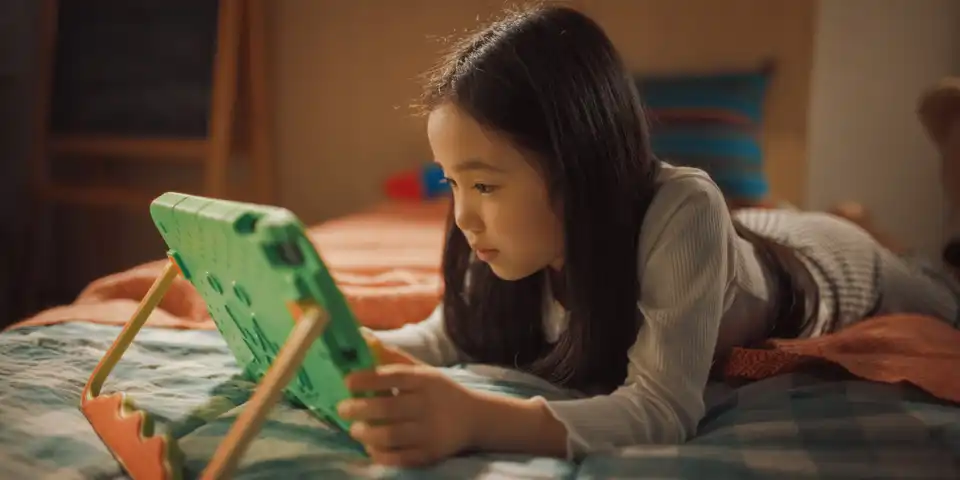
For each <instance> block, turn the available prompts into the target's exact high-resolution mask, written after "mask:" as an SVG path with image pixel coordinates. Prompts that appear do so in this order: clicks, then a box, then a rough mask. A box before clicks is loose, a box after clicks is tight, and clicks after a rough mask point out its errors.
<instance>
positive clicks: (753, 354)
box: [723, 315, 960, 402]
mask: <svg viewBox="0 0 960 480" xmlns="http://www.w3.org/2000/svg"><path fill="white" fill-rule="evenodd" d="M766 347H767V348H756V349H748V348H739V349H735V350H734V352H733V354H732V355H731V357H730V359H729V361H728V362H727V363H726V364H725V365H724V370H723V372H724V376H725V377H726V378H728V379H744V380H759V379H762V378H766V377H771V376H774V375H778V374H781V373H787V372H791V371H796V370H801V369H804V368H816V367H817V366H820V365H824V364H829V365H836V366H839V367H841V368H843V369H844V370H846V371H848V372H850V373H851V374H853V375H854V376H857V377H859V378H863V379H866V380H873V381H877V382H884V383H899V382H907V383H910V384H912V385H914V386H916V387H919V388H920V389H922V390H924V391H926V392H927V393H930V394H932V395H934V396H936V397H938V398H941V399H943V400H949V401H953V402H960V374H958V373H957V369H958V368H960V330H958V329H956V328H954V327H952V326H950V325H948V324H947V323H945V322H943V321H940V320H938V319H935V318H929V317H924V316H920V315H888V316H882V317H875V318H871V319H867V320H864V321H862V322H860V323H857V324H854V325H852V326H850V327H848V328H845V329H843V330H841V331H839V332H837V333H834V334H830V335H824V336H822V337H818V338H808V339H799V340H771V341H768V342H767V344H766Z"/></svg>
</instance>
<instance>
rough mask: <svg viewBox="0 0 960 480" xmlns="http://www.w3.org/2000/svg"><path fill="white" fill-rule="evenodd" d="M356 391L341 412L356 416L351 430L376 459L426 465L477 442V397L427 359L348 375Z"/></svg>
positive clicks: (345, 415)
mask: <svg viewBox="0 0 960 480" xmlns="http://www.w3.org/2000/svg"><path fill="white" fill-rule="evenodd" d="M346 385H347V388H348V389H349V390H350V391H351V392H353V393H354V394H361V393H370V392H376V393H377V394H378V396H371V397H359V398H351V399H348V400H345V401H343V402H341V403H340V405H339V407H338V411H339V413H340V415H341V416H342V417H343V418H344V419H347V420H351V421H353V422H354V423H353V425H352V426H351V428H350V435H351V436H353V438H355V439H356V440H357V441H359V442H360V443H362V444H363V445H364V447H365V448H366V450H367V453H369V454H370V456H371V458H372V459H373V461H374V462H376V463H379V464H382V465H392V466H404V467H410V466H422V465H427V464H431V463H434V462H436V461H438V460H442V459H444V458H446V457H449V456H451V455H455V454H457V453H459V452H460V451H462V450H464V449H466V448H468V447H470V446H471V445H472V444H473V443H474V442H475V437H476V434H475V432H476V431H477V426H476V423H477V422H476V420H475V419H477V418H478V417H479V416H480V415H478V414H477V410H478V409H479V406H480V404H481V402H480V400H479V399H478V397H477V396H475V395H474V394H473V393H471V392H470V391H469V390H467V389H466V388H464V387H462V386H460V385H459V384H457V383H456V382H454V381H453V380H451V379H450V378H449V377H447V376H445V375H444V374H443V373H442V372H441V371H440V370H438V369H436V368H432V367H428V366H426V365H422V364H410V363H406V364H390V365H384V366H381V367H378V368H376V369H375V370H369V371H362V372H355V373H353V374H351V375H349V376H348V377H347V378H346Z"/></svg>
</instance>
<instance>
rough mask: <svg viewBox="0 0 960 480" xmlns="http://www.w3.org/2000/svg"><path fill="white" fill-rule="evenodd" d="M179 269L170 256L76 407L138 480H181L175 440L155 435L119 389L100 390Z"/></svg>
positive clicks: (142, 414)
mask: <svg viewBox="0 0 960 480" xmlns="http://www.w3.org/2000/svg"><path fill="white" fill-rule="evenodd" d="M179 273H180V269H179V268H178V267H177V265H176V263H174V261H173V260H170V261H169V263H167V265H166V267H164V270H163V273H162V274H161V275H160V277H159V278H157V281H156V282H154V283H153V285H152V286H151V287H150V290H149V291H148V292H147V294H146V296H144V298H143V300H142V301H141V302H140V306H139V307H138V308H137V311H136V312H135V313H134V314H133V317H132V318H131V319H130V321H129V322H127V324H126V325H125V326H124V327H123V331H121V332H120V335H118V336H117V339H116V340H114V342H113V345H111V346H110V349H109V350H107V353H106V354H105V355H104V356H103V358H101V359H100V362H99V363H98V364H97V367H96V368H95V369H94V370H93V373H92V374H91V375H90V379H89V380H88V381H87V385H86V386H85V387H84V389H83V393H82V395H81V398H80V410H81V411H82V412H83V415H84V416H85V417H86V418H87V421H88V422H90V425H91V426H92V427H93V430H94V431H95V432H96V433H97V436H99V437H100V439H101V440H102V441H103V443H104V444H105V445H106V446H107V448H108V449H109V450H110V453H111V454H112V455H113V457H114V458H115V459H116V460H117V461H118V462H119V463H120V465H121V466H122V467H123V469H124V470H125V471H126V472H127V473H128V474H129V475H130V476H131V477H133V478H134V479H137V480H147V479H149V480H168V479H178V478H180V452H179V450H178V448H177V445H176V443H175V441H174V440H172V439H170V438H167V437H166V436H154V432H153V423H152V421H151V418H150V416H149V415H147V413H146V412H143V411H140V410H137V409H136V407H134V406H133V404H132V402H130V401H129V399H127V398H126V395H124V394H123V393H119V392H118V393H113V394H110V395H103V396H101V395H100V390H101V389H102V388H103V384H104V382H105V381H106V379H107V377H108V376H109V375H110V372H111V371H113V368H114V367H115V366H116V365H117V362H119V361H120V358H121V357H123V353H124V352H126V350H127V348H128V347H129V346H130V344H131V343H132V342H133V338H134V337H135V336H136V335H137V333H138V332H139V331H140V329H141V328H142V327H143V324H144V323H146V321H147V318H149V317H150V313H151V312H153V310H154V309H155V308H156V307H157V305H158V304H159V303H160V300H161V299H162V298H163V295H164V294H165V293H166V292H167V290H168V289H169V288H170V285H171V284H172V283H173V280H174V279H175V278H176V277H177V275H178V274H179Z"/></svg>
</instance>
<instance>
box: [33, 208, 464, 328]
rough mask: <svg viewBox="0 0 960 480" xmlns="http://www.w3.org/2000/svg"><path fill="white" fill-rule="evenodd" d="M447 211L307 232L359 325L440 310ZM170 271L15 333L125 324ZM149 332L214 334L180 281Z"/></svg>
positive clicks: (132, 278)
mask: <svg viewBox="0 0 960 480" xmlns="http://www.w3.org/2000/svg"><path fill="white" fill-rule="evenodd" d="M446 211H447V204H446V202H438V203H419V202H410V203H388V204H384V205H380V206H378V207H376V208H373V209H371V210H368V211H364V212H361V213H358V214H354V215H347V216H345V217H342V218H338V219H336V220H332V221H329V222H325V223H323V224H321V225H318V226H315V227H313V228H310V229H309V230H308V235H309V236H310V239H311V240H312V241H313V243H314V245H316V247H317V249H318V251H319V252H320V254H321V256H322V257H323V259H324V262H325V263H326V264H327V266H328V268H329V269H330V272H331V275H333V277H334V278H335V279H336V281H337V283H338V285H339V286H340V288H341V289H342V290H343V292H344V295H345V296H346V298H347V301H348V302H349V303H350V306H351V307H352V309H353V311H354V313H355V314H356V316H357V318H358V320H359V321H360V323H362V324H364V325H366V326H368V327H370V328H375V329H384V328H392V327H398V326H400V325H403V324H406V323H409V322H417V321H420V320H423V319H424V318H426V317H427V316H428V315H429V314H430V312H431V311H432V310H433V308H434V307H435V306H436V305H437V302H438V300H439V295H440V293H441V282H440V254H441V250H442V246H443V229H444V221H445V215H446ZM165 263H166V260H158V261H156V262H151V263H147V264H143V265H138V266H136V267H134V268H131V269H130V270H126V271H123V272H119V273H115V274H113V275H108V276H106V277H103V278H100V279H97V280H95V281H93V282H92V283H90V284H89V285H88V286H87V287H86V288H85V289H84V290H83V291H82V292H81V293H80V295H79V296H78V297H77V299H76V300H75V301H74V302H73V303H72V304H69V305H63V306H59V307H55V308H51V309H48V310H46V311H43V312H40V313H39V314H37V315H35V316H33V317H32V318H29V319H27V320H25V321H23V322H20V323H18V324H16V325H15V326H14V327H17V326H25V325H49V324H53V323H60V322H69V321H87V322H94V323H104V324H123V323H126V322H127V320H129V319H130V317H131V315H133V312H134V311H135V310H136V308H137V305H138V303H139V301H140V299H141V298H143V296H144V295H145V294H146V293H147V290H148V289H149V288H150V285H151V284H153V282H154V280H156V279H157V277H158V276H159V275H160V272H161V270H162V269H163V266H164V264H165ZM148 325H151V326H156V327H171V328H192V329H213V328H214V325H213V321H212V320H211V319H210V317H209V315H208V314H207V308H206V306H205V305H204V303H203V300H202V299H201V298H200V295H199V294H197V292H196V291H195V290H194V289H193V287H192V286H191V285H190V283H189V282H187V281H186V280H184V279H182V278H178V279H177V280H176V281H175V282H174V284H173V285H172V286H171V288H170V290H169V291H168V292H167V294H166V295H165V296H164V298H163V301H162V302H161V304H160V305H159V306H158V307H157V309H156V310H155V311H154V312H153V314H152V315H151V316H150V318H149V319H148Z"/></svg>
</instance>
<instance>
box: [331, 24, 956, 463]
mask: <svg viewBox="0 0 960 480" xmlns="http://www.w3.org/2000/svg"><path fill="white" fill-rule="evenodd" d="M424 100H425V101H424V106H425V107H426V111H427V112H428V120H427V136H428V138H429V142H430V147H431V150H432V151H433V155H434V157H435V160H436V162H438V163H439V164H440V165H441V166H442V167H443V170H444V172H445V174H446V176H447V177H448V181H449V183H450V185H451V187H452V191H453V206H452V211H451V221H450V225H449V229H448V232H447V237H446V245H445V249H444V252H443V277H444V282H445V289H444V294H443V299H442V303H441V306H439V307H438V308H437V310H436V311H435V312H434V314H433V315H431V316H430V318H428V319H426V320H425V321H424V322H422V323H419V324H416V325H410V326H406V327H404V328H401V329H398V330H395V331H388V332H379V333H376V335H377V336H378V338H379V339H380V340H381V341H382V342H383V343H384V344H386V345H388V346H391V347H393V348H394V349H395V352H394V354H395V355H398V356H405V357H409V358H413V359H416V362H410V364H399V365H388V366H383V367H381V368H378V369H377V370H376V371H371V372H361V373H356V374H354V375H352V376H350V377H349V378H348V379H347V384H348V387H349V388H350V389H351V390H352V391H354V392H357V393H359V392H374V391H378V392H383V391H390V392H392V394H391V395H386V396H366V397H362V398H361V397H358V398H353V399H350V400H347V401H345V402H343V403H342V404H341V405H340V413H341V414H342V415H343V416H344V417H345V418H348V419H352V420H354V421H355V423H354V424H353V427H352V429H351V434H352V435H353V436H354V437H355V438H356V439H357V440H358V441H360V442H362V443H363V444H364V445H365V446H366V448H367V450H368V451H369V453H370V454H371V456H372V458H373V460H374V461H376V462H380V463H383V464H391V465H407V466H409V465H422V464H427V463H431V462H434V461H437V460H439V459H442V458H444V457H447V456H450V455H453V454H456V453H458V452H461V451H463V450H465V449H478V450H496V451H500V452H520V453H527V454H537V455H551V456H560V457H567V458H578V457H580V456H581V455H584V454H587V453H591V452H594V451H598V450H602V449H609V448H614V447H619V446H626V445H634V444H643V443H680V442H684V441H686V440H687V439H689V438H690V437H691V436H693V435H694V434H695V433H696V430H697V424H698V422H699V421H700V419H701V417H702V416H703V415H704V410H705V407H704V401H703V394H704V388H705V386H706V383H707V380H708V376H709V374H710V372H711V367H712V365H713V364H714V362H715V361H720V360H722V359H723V357H724V356H725V355H726V354H727V353H728V352H729V351H730V349H731V348H732V347H734V346H738V345H747V344H751V343H753V342H758V341H761V340H764V339H766V338H768V337H770V336H777V337H796V336H801V335H820V334H823V333H826V332H830V331H833V330H835V329H837V328H840V327H842V326H843V325H846V324H848V323H850V322H853V321H856V320H858V319H861V318H863V317H865V316H867V315H871V314H875V313H879V312H889V311H911V312H918V313H929V314H932V315H938V316H941V317H944V318H949V319H951V320H952V319H953V318H954V316H955V314H956V311H957V302H956V297H955V295H954V294H953V293H952V292H951V291H950V290H949V289H947V288H946V287H945V286H944V285H943V284H941V283H939V282H938V281H937V280H936V279H934V278H932V277H929V276H926V275H924V274H923V273H922V272H921V271H919V270H914V269H912V268H911V267H910V266H908V265H907V264H906V263H904V262H902V261H901V260H899V258H898V257H896V256H894V255H893V254H891V253H890V252H889V251H887V250H885V249H883V248H882V247H880V246H879V245H878V244H877V243H875V242H874V240H873V239H872V238H871V237H870V236H869V235H868V234H867V233H866V232H864V231H863V230H861V229H860V228H858V227H856V226H855V225H853V224H852V223H849V222H845V221H843V220H841V219H839V218H837V217H833V216H829V215H826V214H817V213H801V212H790V211H772V210H771V211H760V210H754V211H743V212H739V213H737V214H736V218H732V217H731V213H730V212H729V210H728V209H727V206H726V204H725V202H724V198H723V196H722V195H721V193H720V191H719V189H718V188H717V186H716V185H715V184H714V183H713V182H712V181H711V180H710V178H708V177H707V176H706V175H705V174H704V173H703V172H701V171H699V170H694V169H690V168H680V167H674V166H671V165H669V164H666V163H661V162H660V161H659V160H657V159H656V158H654V156H653V155H652V154H651V152H650V145H649V140H648V134H647V125H646V123H645V120H644V114H643V111H642V110H641V106H640V101H639V98H638V94H637V92H636V91H635V87H634V83H633V82H632V80H631V78H630V75H629V73H628V72H627V71H626V69H625V68H624V65H623V64H622V62H621V59H620V57H619V56H618V54H617V52H616V51H615V50H614V47H613V45H612V44H611V42H610V40H609V39H608V38H607V37H606V36H605V34H604V32H603V31H602V30H601V29H600V27H599V26H598V25H597V24H595V23H594V22H593V21H591V20H590V19H589V18H587V17H585V16H584V15H582V14H581V13H579V12H577V11H576V10H572V9H568V8H562V7H540V8H536V9H533V10H529V11H526V12H522V13H517V14H513V15H511V16H509V17H507V18H506V19H504V20H502V21H500V22H498V23H495V24H493V25H492V26H490V27H488V28H486V29H483V30H481V31H479V32H477V33H475V34H473V35H472V36H470V37H469V38H467V39H466V40H465V41H463V42H462V43H460V44H458V45H456V46H455V49H454V50H453V52H452V53H451V54H450V56H449V57H447V58H446V59H444V61H443V62H442V63H441V64H440V65H439V67H438V68H437V69H436V71H435V72H433V75H432V77H431V78H430V80H429V82H428V84H427V87H426V93H425V98H424ZM461 362H472V363H483V364H493V365H499V366H505V367H510V368H514V369H517V370H521V371H524V372H529V373H532V374H534V375H537V376H539V377H541V378H543V379H546V380H548V381H550V382H551V383H553V384H555V385H559V386H562V387H565V388H568V389H573V390H576V391H578V392H583V393H584V394H586V396H584V398H580V399H572V400H564V401H547V400H544V399H543V398H539V397H538V398H533V399H529V400H528V399H514V398H504V397H501V396H494V395H490V394H485V393H482V392H475V391H469V390H467V389H466V388H464V387H461V386H459V385H458V384H456V383H455V382H453V381H452V380H450V379H449V378H448V377H446V376H445V375H443V374H442V373H441V372H440V371H439V370H437V369H434V368H431V366H447V365H453V364H456V363H461Z"/></svg>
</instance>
